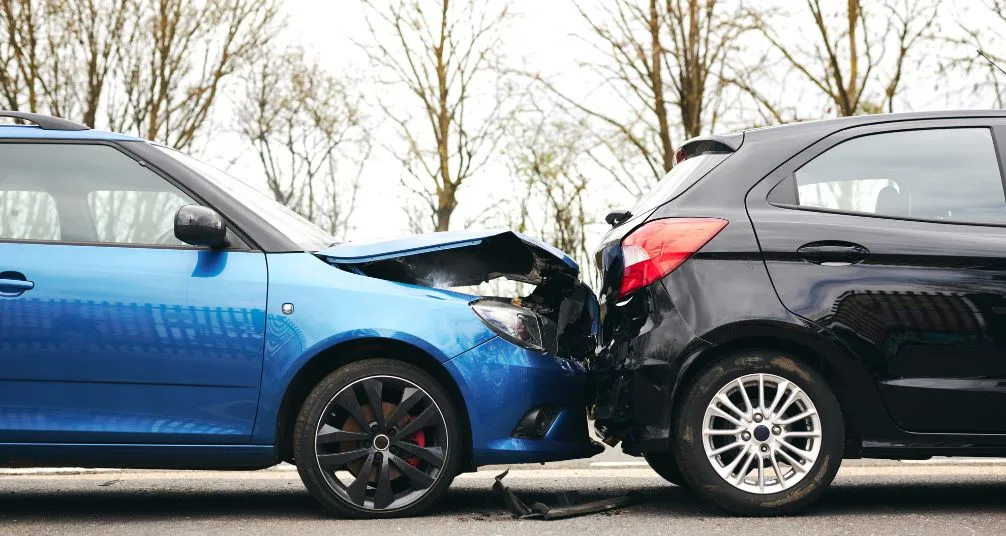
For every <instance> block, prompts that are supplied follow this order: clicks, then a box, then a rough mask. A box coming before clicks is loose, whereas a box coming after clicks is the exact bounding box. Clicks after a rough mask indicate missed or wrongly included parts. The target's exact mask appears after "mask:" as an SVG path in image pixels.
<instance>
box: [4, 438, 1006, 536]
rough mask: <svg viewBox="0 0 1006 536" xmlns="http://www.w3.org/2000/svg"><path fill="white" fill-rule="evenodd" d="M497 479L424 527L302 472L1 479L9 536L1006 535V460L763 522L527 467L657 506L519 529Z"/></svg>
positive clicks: (521, 473)
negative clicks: (373, 509) (326, 491)
mask: <svg viewBox="0 0 1006 536" xmlns="http://www.w3.org/2000/svg"><path fill="white" fill-rule="evenodd" d="M499 469H500V468H487V469H486V470H483V471H480V472H478V473H474V474H471V475H463V476H461V477H459V478H458V479H457V480H456V481H455V483H454V485H453V486H452V487H451V490H450V491H449V493H448V494H447V496H446V499H445V501H444V503H443V506H442V508H440V509H439V510H437V511H436V512H435V513H433V514H432V515H430V516H428V517H426V518H423V519H421V520H417V519H401V520H390V521H351V520H338V519H331V518H328V517H326V515H325V513H324V512H323V511H322V510H321V509H320V508H319V507H317V506H316V505H315V503H314V502H313V501H312V500H311V498H310V497H309V496H308V494H307V492H306V491H305V490H304V487H303V486H302V485H301V483H300V480H299V479H298V477H297V473H296V471H294V470H291V468H288V467H278V468H274V469H268V470H263V471H254V472H208V471H79V470H78V471H75V470H72V469H67V470H61V471H53V470H47V471H38V470H35V471H32V470H17V471H10V470H7V471H0V534H75V535H76V534H96V535H102V536H110V535H117V534H130V535H133V534H157V535H174V534H242V535H269V536H273V535H280V534H294V535H297V536H308V535H313V534H325V535H333V534H334V535H352V536H357V535H359V536H365V535H371V534H374V535H377V534H380V535H382V536H386V535H388V534H401V535H412V534H415V535H423V536H430V535H436V536H450V535H455V534H457V535H462V534H479V535H481V534H501V535H504V534H513V535H521V536H528V535H529V534H560V535H563V534H568V535H576V536H584V535H587V534H589V535H591V536H600V535H607V534H640V535H642V534H646V535H649V534H669V535H675V536H685V535H692V534H729V535H732V536H737V535H743V536H758V535H763V534H764V535H772V536H779V535H784V534H808V535H809V534H814V535H824V534H852V535H855V536H867V535H871V534H917V535H929V534H932V535H944V534H955V535H957V534H997V533H1006V463H999V461H997V460H993V461H987V460H964V461H963V462H960V461H958V462H948V461H944V460H937V461H936V462H930V463H918V462H916V463H908V462H871V461H852V462H846V464H845V465H844V466H843V468H842V470H841V472H840V473H839V476H838V478H837V480H836V482H835V483H834V484H833V485H832V487H831V488H830V489H829V490H828V491H827V492H826V493H825V494H824V496H823V497H822V499H821V500H820V502H819V503H818V504H817V505H816V506H815V507H814V508H813V510H812V511H811V512H809V513H808V514H806V515H802V516H799V517H792V518H775V519H750V518H735V517H728V516H724V515H722V514H721V513H720V512H718V511H716V510H713V509H710V508H708V507H705V506H703V505H701V504H699V503H698V502H697V501H696V500H695V499H694V498H693V497H692V496H691V495H690V494H688V493H686V492H684V491H683V490H681V489H680V488H678V487H675V486H672V485H670V484H666V483H664V481H663V480H661V479H660V478H659V477H657V476H656V474H654V473H653V472H651V471H650V470H649V468H647V467H645V465H639V464H638V460H637V459H633V458H627V457H624V456H621V455H617V454H609V453H605V454H603V455H601V456H600V457H598V458H595V459H592V460H582V461H576V462H563V463H556V464H548V465H546V466H537V465H531V466H516V467H514V468H512V471H511V474H510V476H509V477H508V478H507V482H508V484H509V485H510V487H511V488H512V489H513V490H514V491H515V492H517V493H518V494H519V495H521V496H522V498H525V499H526V500H529V501H536V500H541V501H545V502H554V495H553V494H554V493H556V492H560V491H569V490H576V491H578V492H580V493H581V494H582V495H583V497H584V498H585V499H588V500H589V499H595V498H601V497H607V496H616V495H620V494H623V493H626V492H627V491H631V490H635V491H639V492H641V493H642V494H643V495H644V496H645V499H646V500H645V502H644V503H642V504H639V505H636V506H631V507H628V508H625V509H622V510H618V511H615V512H609V513H607V514H598V515H591V516H586V517H581V518H576V519H569V520H563V521H535V520H515V519H512V518H511V516H510V514H509V513H508V512H506V511H505V510H504V509H503V507H502V504H501V503H500V501H499V500H498V499H497V497H496V496H494V495H493V494H492V492H491V491H490V486H491V484H492V481H493V475H494V474H496V472H498V470H499Z"/></svg>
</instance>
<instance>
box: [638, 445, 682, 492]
mask: <svg viewBox="0 0 1006 536" xmlns="http://www.w3.org/2000/svg"><path fill="white" fill-rule="evenodd" d="M643 459H645V460H646V463H648V464H650V468H651V469H653V470H654V471H656V473H657V474H658V475H660V476H661V477H662V478H663V479H664V480H666V481H668V482H670V483H671V484H674V485H675V486H681V487H685V488H687V487H688V485H687V484H686V483H685V477H683V476H682V475H681V469H679V468H678V462H676V461H674V455H673V454H672V453H670V452H647V453H646V454H644V455H643Z"/></svg>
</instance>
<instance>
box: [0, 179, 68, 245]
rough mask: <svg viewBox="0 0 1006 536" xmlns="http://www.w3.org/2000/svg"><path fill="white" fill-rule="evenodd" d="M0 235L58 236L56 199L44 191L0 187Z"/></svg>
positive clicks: (18, 237) (22, 237) (19, 237)
mask: <svg viewBox="0 0 1006 536" xmlns="http://www.w3.org/2000/svg"><path fill="white" fill-rule="evenodd" d="M0 239H7V240H59V213H58V212H57V211H56V200H54V199H53V198H52V196H51V195H49V194H47V193H45V192H29V191H10V192H4V191H0Z"/></svg>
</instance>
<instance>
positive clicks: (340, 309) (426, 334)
mask: <svg viewBox="0 0 1006 536" xmlns="http://www.w3.org/2000/svg"><path fill="white" fill-rule="evenodd" d="M267 258H268V262H269V305H268V307H267V311H268V319H267V328H266V329H267V335H266V339H267V343H266V351H265V364H264V368H263V373H262V396H261V398H260V401H259V418H258V422H257V424H256V426H255V432H254V434H253V435H252V441H253V442H256V443H271V442H273V441H275V432H276V421H277V419H278V417H279V410H280V405H281V404H282V401H283V395H284V394H285V393H286V389H287V386H288V385H289V384H290V382H291V381H292V380H293V378H294V376H295V375H296V374H297V372H298V371H300V369H301V367H303V366H304V365H305V364H306V363H307V362H308V361H310V360H311V359H312V358H314V357H315V356H317V355H318V354H319V353H321V352H322V351H324V350H326V349H328V348H331V347H333V346H335V345H338V344H339V343H343V342H347V341H352V340H356V339H364V338H368V339H371V338H372V339H391V340H396V341H400V342H404V343H407V344H410V345H412V346H415V347H416V348H418V349H420V350H422V351H424V352H426V353H428V354H429V355H431V356H433V358H434V359H436V360H437V361H439V362H444V361H447V360H448V359H450V358H452V357H454V356H456V355H458V354H460V353H462V352H464V351H466V350H468V349H470V348H472V347H474V346H477V345H479V344H481V343H483V342H485V341H486V340H488V339H490V338H492V337H493V336H494V335H493V333H492V332H491V331H490V330H489V328H487V327H486V326H485V325H484V324H483V323H482V322H481V321H479V319H478V317H476V316H475V315H474V314H473V313H472V311H471V308H470V307H468V302H469V301H471V300H472V299H473V297H472V296H469V295H466V294H460V293H457V292H450V291H446V290H438V289H432V288H428V287H419V286H413V285H405V284H401V283H392V282H389V281H384V280H380V279H374V278H370V277H366V276H361V275H356V274H353V273H350V272H347V271H344V270H340V269H338V268H336V267H333V266H331V265H329V264H327V263H326V262H325V261H323V260H321V259H319V258H318V257H316V256H315V255H312V254H310V253H277V254H269V255H268V256H267ZM284 303H292V304H294V313H293V314H292V315H284V314H283V313H282V310H281V309H282V306H283V304H284Z"/></svg>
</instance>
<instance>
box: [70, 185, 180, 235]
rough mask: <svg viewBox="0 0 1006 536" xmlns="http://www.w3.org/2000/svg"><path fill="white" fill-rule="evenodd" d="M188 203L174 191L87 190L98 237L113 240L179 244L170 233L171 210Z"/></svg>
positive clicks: (172, 228) (171, 225)
mask: <svg viewBox="0 0 1006 536" xmlns="http://www.w3.org/2000/svg"><path fill="white" fill-rule="evenodd" d="M158 178H160V177H158ZM191 203H192V201H191V200H190V199H189V198H188V197H185V196H184V194H182V193H181V192H177V191H175V192H145V191H136V190H102V191H96V192H90V193H89V194H87V206H88V208H89V209H90V211H91V219H92V220H94V227H95V231H96V232H97V235H98V241H99V242H109V243H114V244H171V245H181V244H182V242H181V241H180V240H178V239H177V238H175V233H174V228H175V212H178V209H179V208H181V207H182V206H184V205H189V204H191Z"/></svg>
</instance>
